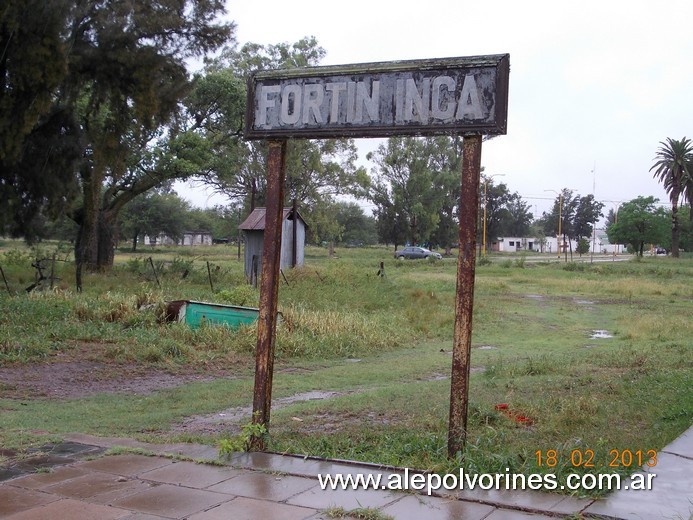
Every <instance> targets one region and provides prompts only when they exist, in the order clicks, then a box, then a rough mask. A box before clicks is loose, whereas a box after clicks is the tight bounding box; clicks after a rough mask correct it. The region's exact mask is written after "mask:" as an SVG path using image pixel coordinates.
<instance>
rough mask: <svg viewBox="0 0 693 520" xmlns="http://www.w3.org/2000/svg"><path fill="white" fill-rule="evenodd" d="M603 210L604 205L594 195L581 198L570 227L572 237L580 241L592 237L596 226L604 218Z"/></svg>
mask: <svg viewBox="0 0 693 520" xmlns="http://www.w3.org/2000/svg"><path fill="white" fill-rule="evenodd" d="M602 208H604V203H603V202H599V201H597V200H595V198H594V195H592V194H589V195H585V196H582V197H580V198H579V200H578V204H577V207H576V208H575V215H573V218H572V220H571V222H570V225H569V230H570V236H571V237H573V238H575V239H576V240H578V241H579V240H580V239H581V238H587V237H591V236H592V232H593V230H594V225H595V224H596V222H597V221H598V220H599V219H600V218H601V217H602Z"/></svg>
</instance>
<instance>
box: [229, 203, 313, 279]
mask: <svg viewBox="0 0 693 520" xmlns="http://www.w3.org/2000/svg"><path fill="white" fill-rule="evenodd" d="M294 225H295V226H296V227H295V228H294ZM307 227H308V226H307V225H306V222H305V220H303V217H301V214H300V213H299V212H298V211H297V212H296V215H295V216H294V214H293V210H292V209H291V208H288V209H284V212H283V217H282V244H281V257H280V261H279V268H280V269H287V268H289V267H291V266H292V261H293V252H294V246H293V244H294V229H295V230H296V238H295V240H296V265H303V259H304V254H305V244H306V228H307ZM238 229H240V230H242V231H243V234H244V235H245V266H244V271H245V277H246V279H247V280H248V282H249V283H251V284H253V285H257V280H258V278H259V277H260V273H261V272H262V252H263V245H264V244H263V241H264V236H265V208H255V209H254V210H253V211H252V212H251V213H250V215H248V217H247V218H246V219H245V220H244V221H243V222H242V223H241V225H240V226H238Z"/></svg>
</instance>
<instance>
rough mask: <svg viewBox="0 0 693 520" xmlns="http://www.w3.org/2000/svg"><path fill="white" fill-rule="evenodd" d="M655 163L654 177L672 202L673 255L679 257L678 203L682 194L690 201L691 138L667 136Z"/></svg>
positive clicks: (692, 151) (692, 153)
mask: <svg viewBox="0 0 693 520" xmlns="http://www.w3.org/2000/svg"><path fill="white" fill-rule="evenodd" d="M659 144H660V147H659V150H658V151H657V156H656V157H655V163H654V165H652V167H651V168H650V171H653V170H654V174H653V175H654V177H655V178H657V179H658V180H659V182H661V183H662V184H663V185H664V189H665V190H666V192H667V194H668V195H669V201H670V202H671V256H673V257H675V258H678V257H679V221H678V205H679V201H680V198H681V195H682V194H684V193H685V194H686V196H687V197H688V200H689V202H690V191H689V189H690V183H691V174H692V173H693V143H692V142H691V140H690V139H687V138H685V137H684V138H683V139H681V140H680V141H677V140H676V139H671V138H669V137H668V138H667V140H666V142H660V143H659Z"/></svg>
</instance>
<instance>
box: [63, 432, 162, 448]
mask: <svg viewBox="0 0 693 520" xmlns="http://www.w3.org/2000/svg"><path fill="white" fill-rule="evenodd" d="M63 439H64V440H65V441H70V442H80V443H82V444H91V445H93V446H101V447H102V448H114V447H116V446H123V447H126V448H143V449H147V448H149V447H150V446H151V445H150V444H147V443H145V442H140V441H136V440H135V439H125V438H122V437H96V436H95V435H88V434H86V433H76V432H73V433H68V434H66V435H64V436H63Z"/></svg>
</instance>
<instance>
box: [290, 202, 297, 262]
mask: <svg viewBox="0 0 693 520" xmlns="http://www.w3.org/2000/svg"><path fill="white" fill-rule="evenodd" d="M291 213H292V214H293V217H292V218H293V219H294V222H293V226H291V229H292V230H293V233H292V236H291V267H296V263H297V255H298V253H297V252H296V248H297V246H298V238H297V237H298V226H297V224H298V218H297V215H298V204H297V202H296V199H295V198H294V202H293V205H292V207H291Z"/></svg>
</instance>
